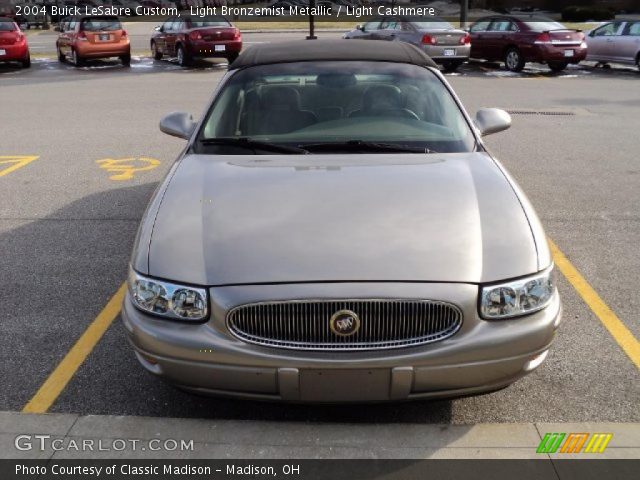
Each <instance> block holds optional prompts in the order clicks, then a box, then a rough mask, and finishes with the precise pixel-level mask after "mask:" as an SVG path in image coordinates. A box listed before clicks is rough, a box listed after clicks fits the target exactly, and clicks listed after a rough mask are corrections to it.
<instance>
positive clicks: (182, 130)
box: [160, 112, 196, 140]
mask: <svg viewBox="0 0 640 480" xmlns="http://www.w3.org/2000/svg"><path fill="white" fill-rule="evenodd" d="M195 128H196V124H195V122H194V121H193V119H192V118H191V115H189V114H188V113H185V112H173V113H170V114H169V115H167V116H165V117H164V118H163V119H162V120H160V131H161V132H163V133H166V134H167V135H171V136H173V137H178V138H183V139H185V140H189V138H190V137H191V134H192V133H193V130H194V129H195Z"/></svg>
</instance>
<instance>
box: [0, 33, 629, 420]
mask: <svg viewBox="0 0 640 480" xmlns="http://www.w3.org/2000/svg"><path fill="white" fill-rule="evenodd" d="M48 35H49V34H45V33H43V34H40V35H36V36H34V37H33V38H32V37H30V41H31V44H32V45H34V46H35V45H37V43H36V40H35V39H36V38H37V39H38V41H40V39H44V38H45V36H48ZM268 35H276V34H256V35H255V36H254V37H251V38H255V39H256V40H255V41H271V40H270V39H271V38H272V37H269V36H268ZM277 35H292V34H277ZM296 35H297V34H296ZM299 35H302V33H300V34H299ZM248 38H249V35H248V34H247V35H246V36H245V39H248ZM278 38H280V37H278ZM49 39H50V38H49ZM42 57H46V55H45V54H43V56H42ZM204 67H205V68H193V69H186V70H185V69H181V68H179V67H178V66H177V65H175V63H173V62H171V61H166V62H164V61H163V62H154V61H152V60H151V59H149V58H145V57H139V58H138V57H137V58H135V59H134V61H133V64H132V67H131V68H129V69H127V68H124V67H122V66H120V65H119V64H118V63H117V62H95V63H92V64H90V66H88V67H85V68H83V69H80V70H78V69H75V68H74V67H72V66H69V65H61V64H59V63H57V62H56V61H55V59H54V58H52V57H49V58H38V59H37V60H36V61H35V62H34V65H33V68H32V69H31V70H29V71H27V70H19V69H15V68H12V67H6V66H0V111H1V112H2V130H1V131H0V136H1V139H0V245H1V246H2V255H1V256H0V272H2V275H0V319H1V321H2V335H0V384H1V385H2V388H1V389H0V410H6V411H20V410H21V409H22V408H23V407H24V406H25V404H26V403H27V402H28V401H29V399H30V398H31V397H32V396H33V395H34V393H35V392H36V391H37V390H38V388H39V387H40V385H41V384H42V383H43V382H44V381H45V380H46V379H47V377H48V376H49V374H50V373H51V371H52V370H53V369H54V368H55V367H56V365H57V364H58V363H59V362H60V360H61V359H62V358H64V356H65V354H66V353H67V351H68V350H69V349H70V348H71V347H72V345H73V344H74V342H75V341H76V339H77V338H78V337H79V336H80V335H81V334H82V333H83V331H84V330H85V329H86V328H87V326H88V325H89V324H91V322H93V320H94V319H95V318H96V316H97V315H98V314H99V313H100V312H101V310H102V309H103V307H104V306H105V305H106V304H107V302H108V301H109V299H110V298H111V296H112V295H113V294H114V293H115V292H116V290H117V289H118V288H119V286H120V285H121V284H122V282H123V281H124V279H125V276H126V271H127V262H128V258H129V254H130V248H131V245H132V243H133V238H134V235H135V231H136V228H137V224H138V221H139V219H140V217H141V215H142V213H143V211H144V208H145V206H146V202H147V200H148V198H149V197H150V195H151V193H152V192H153V189H154V188H155V187H156V185H157V183H158V182H159V181H160V180H161V179H162V177H163V175H164V173H165V172H166V171H167V170H168V168H169V167H170V165H171V163H172V162H173V160H174V159H175V158H176V156H177V155H178V153H179V152H180V150H181V148H182V146H183V142H182V141H180V140H177V139H175V138H171V137H168V136H166V135H163V134H161V133H160V132H159V130H158V121H159V119H160V118H161V117H162V116H163V115H164V114H166V113H168V112H171V111H175V110H184V111H188V112H191V113H193V115H194V116H196V117H197V116H199V115H200V114H201V113H202V110H203V108H204V105H205V103H206V101H207V100H208V99H209V98H210V96H211V94H212V92H213V89H214V88H215V86H216V84H217V83H218V81H219V80H220V78H221V77H222V75H223V74H224V71H225V65H224V63H223V62H220V61H214V62H207V63H206V64H204ZM447 78H448V80H449V81H450V82H451V84H452V85H453V87H454V88H455V89H456V91H457V92H458V94H459V95H460V97H461V98H462V100H463V102H464V103H465V105H466V107H467V108H468V110H469V111H470V112H474V111H475V110H476V109H478V108H480V107H489V106H496V107H502V108H506V109H508V110H510V111H512V112H513V120H514V124H513V127H512V128H511V129H510V130H508V131H506V132H504V133H501V134H497V135H495V136H492V137H489V138H488V144H489V146H490V147H491V148H492V150H493V152H494V153H495V154H496V156H497V157H498V158H499V159H500V160H501V161H502V162H503V163H504V164H505V165H506V166H507V168H508V169H509V171H510V172H511V173H512V174H513V175H514V177H515V178H516V179H517V181H518V182H519V184H520V185H521V186H522V188H523V189H524V191H525V192H526V193H527V195H528V196H529V198H530V199H531V201H532V203H533V205H534V206H535V207H536V209H537V211H538V213H539V215H540V217H541V219H542V222H543V224H544V225H545V227H546V230H547V233H548V234H549V236H550V238H552V239H553V241H554V242H555V243H556V244H557V245H558V246H559V248H560V249H561V250H562V251H563V252H564V254H565V255H566V256H567V257H568V258H569V260H570V261H571V262H572V263H573V265H574V266H575V267H576V268H577V269H578V270H580V272H581V273H582V274H583V275H584V277H585V279H586V280H587V281H588V282H589V283H590V284H591V286H592V287H593V288H594V289H595V290H596V291H597V292H598V293H599V294H600V296H601V297H602V299H603V300H604V302H606V303H607V305H608V306H609V307H611V309H612V310H613V311H614V312H615V313H616V314H617V316H618V317H619V318H620V320H621V321H622V322H623V324H624V325H625V326H626V327H627V328H628V329H629V330H630V331H631V332H632V334H633V335H634V336H635V338H640V326H639V325H638V314H637V312H638V311H639V307H640V300H638V295H637V282H638V279H639V278H640V256H639V255H638V254H637V251H636V250H637V243H638V238H640V188H639V187H640V157H639V156H638V151H639V147H640V138H639V137H638V135H637V127H638V118H640V93H639V92H640V91H639V90H638V82H640V74H638V73H636V72H635V71H633V70H632V69H627V68H622V67H616V68H613V69H611V70H602V69H595V68H593V67H592V66H590V65H586V66H581V67H578V68H571V69H569V70H567V71H566V72H564V73H563V74H559V75H556V74H549V73H548V72H547V70H546V69H545V68H544V67H543V66H535V65H533V66H531V67H530V68H528V69H527V70H526V71H525V72H523V73H522V74H510V73H508V72H505V71H504V70H502V69H501V68H499V67H498V66H491V65H485V64H472V65H469V66H465V67H464V68H463V69H462V70H461V72H460V73H459V74H454V75H449V76H447ZM2 162H4V163H2ZM7 165H8V166H7ZM7 171H8V172H7ZM3 172H5V173H4V174H3ZM559 286H560V291H561V294H562V298H563V302H564V309H565V310H564V311H565V316H564V323H563V324H562V326H561V328H560V331H559V334H558V337H557V339H556V342H555V344H554V346H553V348H552V350H551V353H550V355H549V357H548V358H547V360H546V362H545V363H544V364H543V366H542V367H541V368H540V369H539V370H537V371H536V372H534V373H533V374H531V375H529V376H527V377H526V378H524V379H522V380H520V381H518V382H517V383H515V384H514V385H512V386H510V387H508V388H506V389H504V390H501V391H499V392H495V393H492V394H488V395H483V396H479V397H470V398H463V399H457V400H451V401H433V402H412V403H403V404H389V405H361V406H357V407H349V408H344V407H339V406H329V407H327V406H324V407H317V406H304V405H280V404H270V403H267V404H265V403H257V402H250V401H237V400H226V399H212V398H203V397H198V396H193V395H190V394H186V393H183V392H181V391H178V390H176V389H174V388H172V387H170V386H168V385H166V384H164V383H162V382H160V381H158V380H157V379H156V378H153V377H152V376H151V375H149V374H147V373H146V372H145V371H143V369H142V368H141V367H140V366H139V365H138V364H137V361H136V360H135V358H134V356H133V353H132V351H131V348H130V347H129V345H128V344H127V342H126V339H125V334H124V330H123V328H122V326H121V325H120V322H119V320H116V322H115V323H114V324H113V325H111V327H110V328H109V329H108V330H107V332H106V334H105V335H104V336H103V337H102V338H101V340H100V341H99V342H98V344H97V346H96V347H95V349H93V351H92V352H91V353H90V355H89V356H88V358H87V360H86V361H85V362H84V363H83V364H82V366H81V367H80V369H79V370H78V372H77V373H76V374H75V375H74V376H73V377H72V378H71V381H70V383H69V384H68V385H67V386H66V388H65V389H64V390H63V391H62V393H61V395H60V396H59V397H57V399H56V401H55V402H54V404H53V405H52V407H51V409H50V411H52V412H59V413H72V414H81V415H83V414H105V415H144V416H162V417H196V418H210V419H216V420H225V419H242V420H275V421H281V420H288V421H291V422H309V421H317V422H334V423H335V422H349V423H363V424H365V423H382V422H402V423H418V424H420V423H441V424H470V423H504V422H514V423H526V422H585V421H590V422H637V421H640V407H639V402H638V399H639V398H640V382H638V380H639V377H640V376H639V371H638V368H637V367H636V366H635V365H634V363H633V362H632V361H631V359H630V358H629V357H628V356H627V355H626V354H625V353H624V352H623V350H622V349H621V347H620V345H619V344H618V343H617V342H616V340H615V339H614V338H613V337H612V335H611V334H610V333H609V332H608V331H607V329H606V328H605V327H604V325H603V324H602V322H601V321H600V320H599V319H598V318H597V317H596V315H595V314H594V313H593V311H592V310H591V309H590V308H589V306H588V305H587V304H586V303H585V302H584V301H583V300H582V299H581V298H580V297H579V296H578V294H577V292H576V290H575V289H574V288H573V287H572V286H571V285H570V284H569V283H568V282H567V281H566V279H565V278H563V277H562V276H559Z"/></svg>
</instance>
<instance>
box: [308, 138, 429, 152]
mask: <svg viewBox="0 0 640 480" xmlns="http://www.w3.org/2000/svg"><path fill="white" fill-rule="evenodd" d="M298 146H299V147H301V148H304V149H305V150H309V151H314V152H319V151H327V152H333V151H336V150H347V151H350V152H406V153H438V152H435V151H433V150H429V149H428V148H427V147H410V146H408V145H399V144H397V143H378V142H365V141H363V140H349V141H347V142H333V143H308V144H304V145H298Z"/></svg>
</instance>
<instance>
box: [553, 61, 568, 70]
mask: <svg viewBox="0 0 640 480" xmlns="http://www.w3.org/2000/svg"><path fill="white" fill-rule="evenodd" d="M568 65H569V64H568V63H567V62H549V69H550V70H551V71H552V72H556V73H557V72H561V71H563V70H564V69H565V68H567V66H568Z"/></svg>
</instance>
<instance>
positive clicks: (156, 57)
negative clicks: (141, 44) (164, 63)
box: [151, 42, 162, 60]
mask: <svg viewBox="0 0 640 480" xmlns="http://www.w3.org/2000/svg"><path fill="white" fill-rule="evenodd" d="M151 56H152V57H153V59H154V60H162V52H161V51H160V50H158V46H157V45H156V42H151Z"/></svg>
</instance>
